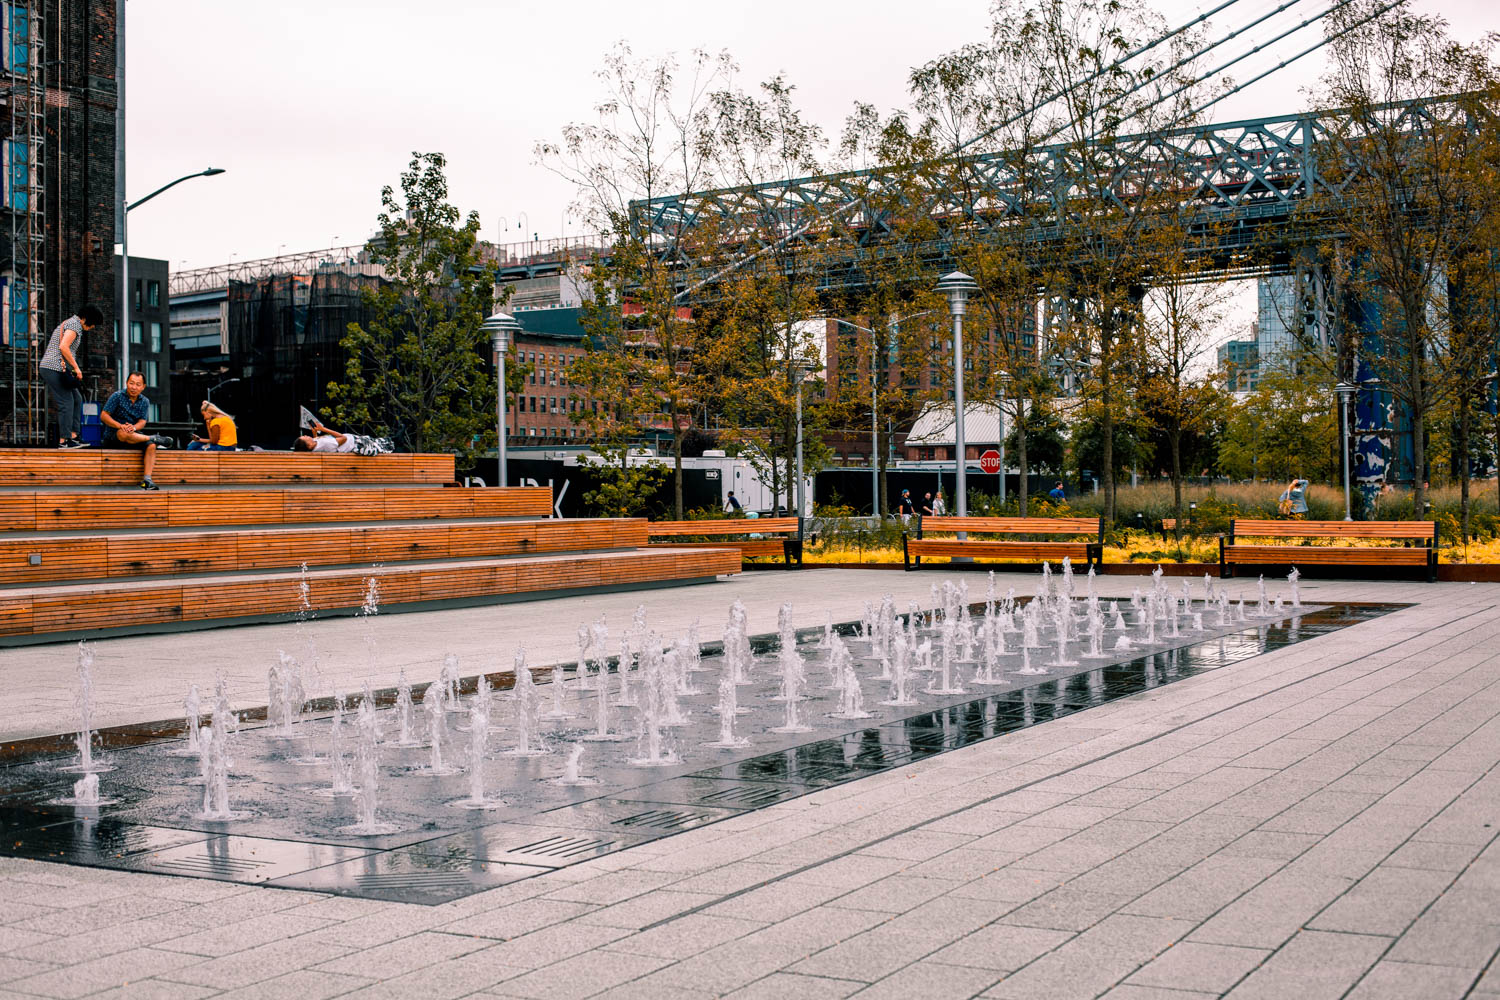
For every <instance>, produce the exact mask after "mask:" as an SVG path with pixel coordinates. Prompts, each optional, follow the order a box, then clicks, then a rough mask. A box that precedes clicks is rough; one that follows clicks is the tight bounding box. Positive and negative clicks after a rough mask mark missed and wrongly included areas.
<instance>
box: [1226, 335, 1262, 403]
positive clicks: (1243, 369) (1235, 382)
mask: <svg viewBox="0 0 1500 1000" xmlns="http://www.w3.org/2000/svg"><path fill="white" fill-rule="evenodd" d="M1218 361H1219V370H1220V371H1221V372H1223V373H1224V380H1225V386H1226V387H1227V388H1228V389H1229V391H1230V392H1254V391H1255V387H1256V385H1257V384H1258V383H1259V382H1260V347H1259V344H1257V342H1256V341H1255V340H1253V339H1251V340H1228V341H1225V342H1224V343H1222V344H1220V345H1219V350H1218Z"/></svg>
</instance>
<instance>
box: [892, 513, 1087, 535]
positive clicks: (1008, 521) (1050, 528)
mask: <svg viewBox="0 0 1500 1000" xmlns="http://www.w3.org/2000/svg"><path fill="white" fill-rule="evenodd" d="M918 529H919V530H920V531H921V532H922V534H923V535H924V536H925V535H926V534H928V533H929V532H933V531H972V532H979V533H988V534H995V535H1098V534H1099V519H1098V518H1096V517H924V518H921V519H920V521H919V522H918Z"/></svg>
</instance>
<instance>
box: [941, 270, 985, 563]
mask: <svg viewBox="0 0 1500 1000" xmlns="http://www.w3.org/2000/svg"><path fill="white" fill-rule="evenodd" d="M937 290H938V291H940V292H942V293H944V294H945V295H947V296H948V311H949V312H950V313H951V314H952V315H953V454H954V459H955V461H956V462H957V466H958V467H957V475H956V477H955V486H954V492H955V493H957V494H958V496H957V498H956V499H957V500H958V503H957V504H956V506H955V508H954V509H955V512H956V513H957V514H958V516H959V517H965V516H967V515H968V513H969V489H968V481H967V479H966V478H965V476H964V473H965V471H966V470H965V468H964V466H965V464H966V460H967V457H968V456H967V455H965V451H966V450H967V442H966V441H965V440H964V313H966V312H968V308H969V295H970V294H972V293H973V292H976V291H978V290H979V283H978V282H976V281H975V280H974V279H973V278H971V277H969V276H968V275H967V274H964V273H963V272H962V271H952V272H950V273H948V274H945V275H943V277H942V278H941V279H940V280H939V281H938V283H937ZM959 537H960V538H963V537H964V536H963V535H959Z"/></svg>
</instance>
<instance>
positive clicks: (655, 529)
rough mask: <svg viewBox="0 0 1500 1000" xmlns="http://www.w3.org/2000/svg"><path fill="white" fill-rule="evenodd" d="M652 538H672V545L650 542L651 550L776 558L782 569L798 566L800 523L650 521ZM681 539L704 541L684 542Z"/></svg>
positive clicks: (769, 519)
mask: <svg viewBox="0 0 1500 1000" xmlns="http://www.w3.org/2000/svg"><path fill="white" fill-rule="evenodd" d="M647 532H648V534H650V536H651V537H652V538H676V539H679V541H675V542H652V543H651V545H652V546H653V547H665V548H671V547H675V546H692V547H695V548H702V547H704V546H712V547H713V548H732V549H738V550H739V553H740V557H741V558H742V559H744V558H746V557H749V556H773V557H774V556H780V557H781V558H782V559H784V560H786V568H787V569H791V568H792V560H793V559H795V560H796V561H797V565H798V566H801V565H802V519H801V518H800V517H762V518H722V519H720V518H714V519H710V520H701V521H652V522H651V524H650V525H649V526H648V529H647ZM747 535H769V536H772V537H769V538H747V537H745V536H747ZM683 537H691V538H704V539H707V541H695V542H684V541H680V539H682V538H683Z"/></svg>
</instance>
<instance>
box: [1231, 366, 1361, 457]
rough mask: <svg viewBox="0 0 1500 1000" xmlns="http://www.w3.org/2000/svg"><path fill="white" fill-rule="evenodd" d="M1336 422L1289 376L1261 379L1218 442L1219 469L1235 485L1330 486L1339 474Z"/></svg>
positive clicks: (1273, 372)
mask: <svg viewBox="0 0 1500 1000" xmlns="http://www.w3.org/2000/svg"><path fill="white" fill-rule="evenodd" d="M1337 446H1338V417H1337V415H1336V413H1335V412H1334V411H1332V410H1330V409H1329V407H1328V402H1327V400H1326V399H1325V398H1323V397H1321V396H1320V395H1316V394H1309V393H1308V392H1307V388H1306V385H1305V384H1304V380H1303V379H1302V378H1301V377H1299V376H1297V375H1295V374H1293V373H1291V372H1287V371H1282V370H1278V369H1274V368H1273V369H1270V370H1267V371H1265V372H1262V373H1261V378H1260V384H1259V386H1257V388H1256V390H1255V391H1254V392H1252V393H1250V394H1249V395H1248V396H1246V397H1245V398H1244V399H1243V400H1242V401H1240V402H1238V403H1236V404H1235V405H1234V406H1233V407H1232V408H1231V409H1230V412H1229V416H1228V419H1226V420H1225V422H1224V431H1223V436H1222V437H1221V438H1220V440H1219V467H1220V469H1221V470H1222V471H1223V472H1224V473H1225V474H1226V475H1228V476H1230V477H1231V478H1234V479H1250V480H1254V481H1260V480H1262V479H1271V480H1284V479H1290V478H1291V477H1293V476H1301V477H1303V478H1306V479H1313V480H1327V479H1329V478H1331V477H1332V475H1333V472H1334V470H1335V464H1336V463H1335V456H1336V455H1337V454H1338V452H1337Z"/></svg>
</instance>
